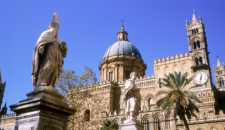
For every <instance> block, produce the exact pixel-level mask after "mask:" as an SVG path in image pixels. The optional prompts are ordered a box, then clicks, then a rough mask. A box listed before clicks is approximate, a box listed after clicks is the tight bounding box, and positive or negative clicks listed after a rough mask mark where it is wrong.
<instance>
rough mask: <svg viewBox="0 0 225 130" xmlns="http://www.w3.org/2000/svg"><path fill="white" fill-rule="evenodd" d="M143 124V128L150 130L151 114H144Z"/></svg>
mask: <svg viewBox="0 0 225 130" xmlns="http://www.w3.org/2000/svg"><path fill="white" fill-rule="evenodd" d="M141 124H142V126H143V130H150V121H149V115H148V114H147V115H144V116H143V117H142V119H141Z"/></svg>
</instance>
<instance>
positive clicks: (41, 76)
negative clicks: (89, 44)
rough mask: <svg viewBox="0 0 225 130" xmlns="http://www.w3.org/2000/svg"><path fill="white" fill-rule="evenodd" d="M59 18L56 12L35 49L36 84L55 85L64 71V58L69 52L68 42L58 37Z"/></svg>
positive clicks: (33, 70) (33, 72)
mask: <svg viewBox="0 0 225 130" xmlns="http://www.w3.org/2000/svg"><path fill="white" fill-rule="evenodd" d="M58 30H59V20H58V15H57V13H54V16H53V19H52V22H51V24H50V26H49V27H48V29H47V30H46V31H44V32H43V33H42V34H41V35H40V37H39V39H38V41H37V43H36V45H35V49H34V53H33V63H32V81H33V85H34V86H51V87H54V84H55V81H56V78H57V77H58V76H59V75H60V74H61V72H62V66H63V58H64V57H66V54H67V45H66V42H64V41H62V42H60V40H59V38H58Z"/></svg>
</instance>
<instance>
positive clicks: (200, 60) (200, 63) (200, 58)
mask: <svg viewBox="0 0 225 130" xmlns="http://www.w3.org/2000/svg"><path fill="white" fill-rule="evenodd" d="M198 64H199V65H202V64H203V63H202V57H199V63H198Z"/></svg>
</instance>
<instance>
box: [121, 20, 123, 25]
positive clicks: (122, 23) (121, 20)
mask: <svg viewBox="0 0 225 130" xmlns="http://www.w3.org/2000/svg"><path fill="white" fill-rule="evenodd" d="M121 22H122V27H123V19H122V20H121Z"/></svg>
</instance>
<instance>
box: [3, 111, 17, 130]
mask: <svg viewBox="0 0 225 130" xmlns="http://www.w3.org/2000/svg"><path fill="white" fill-rule="evenodd" d="M15 122H16V114H15V113H12V114H7V115H3V116H2V117H1V122H0V126H1V127H3V128H5V129H7V130H11V129H12V128H13V126H14V125H15Z"/></svg>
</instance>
